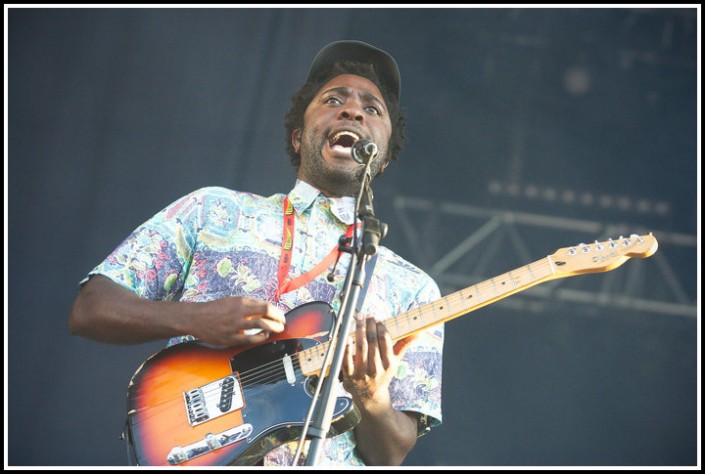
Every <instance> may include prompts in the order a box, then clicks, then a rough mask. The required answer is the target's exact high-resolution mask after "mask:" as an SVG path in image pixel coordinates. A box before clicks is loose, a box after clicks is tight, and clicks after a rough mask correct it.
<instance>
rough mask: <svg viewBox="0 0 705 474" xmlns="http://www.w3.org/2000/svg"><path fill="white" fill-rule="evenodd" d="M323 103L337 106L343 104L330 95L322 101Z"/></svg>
mask: <svg viewBox="0 0 705 474" xmlns="http://www.w3.org/2000/svg"><path fill="white" fill-rule="evenodd" d="M323 103H324V104H338V105H339V104H342V103H343V102H342V101H341V100H340V99H339V98H337V97H336V96H334V95H332V96H330V97H326V98H325V99H323Z"/></svg>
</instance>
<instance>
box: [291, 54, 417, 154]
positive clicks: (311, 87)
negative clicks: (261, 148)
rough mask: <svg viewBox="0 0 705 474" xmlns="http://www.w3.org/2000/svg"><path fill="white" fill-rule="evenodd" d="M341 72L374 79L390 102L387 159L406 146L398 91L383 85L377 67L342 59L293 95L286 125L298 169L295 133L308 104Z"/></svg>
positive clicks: (384, 97) (302, 123) (404, 126)
mask: <svg viewBox="0 0 705 474" xmlns="http://www.w3.org/2000/svg"><path fill="white" fill-rule="evenodd" d="M341 74H354V75H356V76H362V77H364V78H366V79H369V80H370V81H372V82H374V83H375V85H376V86H377V87H378V88H379V90H380V92H381V93H382V98H383V99H384V102H385V103H386V104H387V110H388V111H389V119H390V121H391V123H392V135H391V136H390V137H389V147H388V154H387V161H391V160H396V159H397V158H398V157H399V153H401V150H402V149H403V148H404V143H405V141H406V130H405V129H406V118H405V117H404V113H403V112H402V110H401V107H400V105H399V101H398V100H397V97H396V95H395V94H393V93H392V92H391V91H389V90H388V89H387V88H386V87H384V86H382V84H381V81H380V80H379V77H378V76H377V73H376V72H375V70H374V67H373V66H372V65H371V64H366V63H359V62H352V61H341V62H337V63H335V64H334V65H333V66H332V67H331V68H329V70H328V71H327V73H326V74H321V75H319V76H317V77H315V78H313V79H311V80H309V81H307V82H306V83H304V84H303V85H302V86H301V88H300V89H299V90H298V91H297V92H296V94H294V95H293V96H292V97H291V102H292V104H291V108H290V109H289V111H288V112H287V114H286V117H285V119H284V128H285V129H286V151H287V153H288V154H289V157H290V159H291V164H292V165H293V166H295V167H296V168H298V167H299V165H300V164H301V155H300V154H299V153H297V152H296V150H294V146H293V145H292V143H291V136H292V133H294V130H296V129H303V126H304V112H306V108H307V107H308V104H310V103H311V100H313V97H314V96H315V95H316V93H317V92H318V91H319V90H320V89H321V87H323V85H324V84H325V83H326V82H328V81H329V80H330V79H332V78H333V77H336V76H339V75H341Z"/></svg>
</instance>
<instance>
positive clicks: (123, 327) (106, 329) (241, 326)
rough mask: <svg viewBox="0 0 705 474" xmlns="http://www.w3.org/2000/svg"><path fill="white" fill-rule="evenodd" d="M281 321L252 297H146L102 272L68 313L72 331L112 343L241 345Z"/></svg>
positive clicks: (276, 327) (276, 313)
mask: <svg viewBox="0 0 705 474" xmlns="http://www.w3.org/2000/svg"><path fill="white" fill-rule="evenodd" d="M284 324H285V318H284V313H283V312H282V311H281V310H280V309H279V308H277V307H276V306H274V305H272V304H270V303H266V302H263V301H259V300H255V299H252V298H245V297H228V298H223V299H219V300H214V301H210V302H207V303H187V302H175V301H150V300H147V299H144V298H141V297H139V296H137V295H136V294H134V293H133V292H131V291H130V290H128V289H126V288H124V287H122V286H120V285H119V284H117V283H115V282H114V281H112V280H110V279H109V278H107V277H104V276H101V275H95V276H93V277H91V279H90V280H89V281H88V282H87V283H86V284H85V285H84V286H83V288H81V291H80V292H79V294H78V297H77V298H76V301H75V302H74V304H73V307H72V308H71V314H70V316H69V330H70V331H71V333H72V334H75V335H78V336H82V337H86V338H89V339H93V340H96V341H100V342H107V343H111V344H138V343H141V342H149V341H155V340H159V339H168V338H171V337H177V336H183V335H192V336H194V337H196V338H198V339H199V340H200V341H201V342H204V343H207V344H212V345H217V346H243V345H251V344H258V343H261V342H264V341H265V340H266V339H267V338H268V337H269V335H270V334H271V333H278V332H282V331H283V330H284Z"/></svg>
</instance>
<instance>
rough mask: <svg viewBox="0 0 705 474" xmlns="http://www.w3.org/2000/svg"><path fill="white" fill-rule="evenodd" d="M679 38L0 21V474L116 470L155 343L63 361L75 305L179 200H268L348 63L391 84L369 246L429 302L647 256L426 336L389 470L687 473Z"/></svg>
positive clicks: (694, 438)
mask: <svg viewBox="0 0 705 474" xmlns="http://www.w3.org/2000/svg"><path fill="white" fill-rule="evenodd" d="M699 13H700V12H699V10H697V9H696V8H690V9H688V8H680V9H661V8H648V9H602V8H590V9H572V8H567V9H515V8H508V9H504V8H497V9H456V8H443V9H433V8H414V9H403V8H400V9H370V8H330V9H329V8H321V9H288V8H280V9H266V8H262V9H192V8H184V9H157V8H144V9H141V8H140V9H129V8H126V9H111V8H106V9H91V8H87V9H73V8H66V9H43V8H40V9H24V8H10V9H8V10H6V20H7V25H8V60H7V65H8V70H7V84H6V86H7V97H8V103H7V106H8V114H7V119H8V122H7V123H8V124H7V136H6V145H7V148H6V157H5V159H6V165H7V171H8V178H7V186H8V194H7V195H8V210H9V214H8V218H7V219H8V220H7V223H8V229H7V230H8V232H7V239H8V253H7V255H6V257H7V261H8V267H7V268H8V272H7V278H6V288H7V301H8V305H7V313H6V324H7V331H6V334H7V335H6V346H7V347H6V354H7V358H6V361H7V362H6V364H7V371H6V376H7V377H6V395H7V397H6V410H7V413H6V423H7V425H8V426H7V432H6V435H7V436H6V441H5V442H6V445H7V450H6V452H7V458H6V463H7V464H9V465H11V466H37V465H40V466H41V465H45V466H86V465H95V466H109V465H125V463H126V461H127V457H126V453H125V447H124V445H123V443H122V442H121V441H120V440H119V439H118V435H119V433H120V432H121V429H122V426H123V422H124V420H125V416H126V411H125V395H126V389H127V384H128V381H129V380H130V377H131V376H132V374H133V373H134V371H135V370H136V369H137V367H138V366H139V364H140V363H141V362H142V361H143V360H144V359H145V358H146V357H148V356H149V355H150V354H152V353H154V352H156V351H157V350H159V349H160V348H162V347H163V342H156V343H152V344H143V345H136V346H129V347H119V346H110V345H103V344H99V343H95V342H92V341H89V340H85V339H81V338H77V337H74V336H72V335H70V334H69V332H68V330H67V317H68V313H69V309H70V305H71V303H72V301H73V299H74V297H75V296H76V294H77V291H78V282H79V281H80V280H81V279H82V278H83V277H84V275H85V274H86V273H87V272H88V271H89V270H91V269H92V268H93V267H94V266H95V265H96V264H97V263H98V262H100V261H101V260H102V259H103V258H104V257H105V256H106V255H107V254H108V253H109V252H110V251H111V250H112V249H113V248H114V247H115V246H116V245H117V244H118V243H119V242H120V241H121V240H122V239H123V238H124V237H126V236H127V235H128V234H129V233H130V232H131V231H132V230H133V229H134V228H135V227H136V226H138V225H139V224H141V223H142V222H143V221H144V220H146V219H147V218H149V217H150V216H151V215H153V214H154V213H156V212H158V211H159V210H160V209H162V208H163V207H164V206H165V205H167V204H168V203H170V202H172V201H173V200H175V199H176V198H178V197H180V196H182V195H184V194H186V193H188V192H190V191H192V190H194V189H196V188H199V187H202V186H207V185H219V186H226V187H230V188H235V189H239V190H244V191H251V192H255V193H259V194H264V195H269V194H272V193H274V192H279V191H284V192H286V191H288V190H289V189H290V187H291V186H292V185H293V183H294V170H293V168H292V167H291V166H290V164H289V161H288V157H287V156H286V154H285V152H284V142H285V137H284V127H283V118H284V114H285V112H286V111H287V109H288V107H289V104H290V97H291V95H292V94H293V93H294V92H295V90H296V89H297V88H298V86H299V85H300V84H301V82H302V81H303V80H304V77H305V74H306V71H307V69H308V65H309V63H310V61H311V59H312V57H313V55H314V54H315V53H316V52H317V51H318V49H319V48H320V47H322V46H323V45H324V44H326V43H328V42H330V41H333V40H337V39H352V38H354V39H360V40H364V41H368V42H370V43H373V44H375V45H378V46H379V47H381V48H383V49H385V50H387V51H389V52H391V53H392V54H393V55H394V56H395V57H396V59H397V61H398V63H399V65H400V68H401V72H402V88H401V97H402V103H403V105H404V107H405V110H406V114H407V118H408V127H407V131H408V135H409V140H408V143H407V146H406V148H405V150H404V152H403V153H402V155H401V159H400V161H399V162H397V163H393V164H392V166H391V167H390V168H389V169H388V170H387V172H386V173H385V175H384V176H382V177H380V178H379V179H378V180H376V182H375V183H374V188H375V203H376V211H377V215H378V216H379V217H380V218H382V220H384V221H385V222H387V223H388V224H389V227H390V231H389V235H388V237H387V239H386V240H385V241H384V243H385V244H386V245H387V246H389V247H391V248H393V249H395V250H396V251H397V252H398V253H399V254H401V255H403V256H405V257H407V258H409V259H410V260H412V261H414V262H417V263H418V264H419V265H420V266H422V267H423V268H424V269H425V270H427V271H429V272H430V273H431V274H432V275H433V276H434V277H435V278H437V280H438V282H439V284H440V285H441V287H442V290H443V292H444V294H447V293H449V292H451V291H454V290H456V289H459V288H462V287H464V286H470V285H472V284H475V283H477V282H479V281H482V280H483V279H488V278H490V277H493V276H495V275H499V274H501V273H503V272H505V271H508V270H511V269H514V268H518V267H520V266H522V265H525V264H527V263H530V262H533V261H535V260H538V259H539V258H542V257H544V256H546V255H548V254H550V253H553V252H554V251H555V250H557V249H558V248H562V247H567V246H570V245H574V244H578V243H580V242H587V243H590V242H593V241H594V240H596V239H599V240H606V239H607V238H609V237H614V238H617V237H619V234H624V235H628V234H630V233H631V232H636V233H638V234H645V233H648V232H650V231H653V232H654V235H655V236H656V238H657V239H658V240H659V244H660V247H659V250H658V252H657V253H656V254H655V255H654V256H652V257H650V258H648V259H644V260H637V259H633V260H630V261H628V262H627V263H625V265H624V266H622V267H620V268H617V269H615V270H612V271H611V272H608V273H598V274H591V275H581V276H578V277H575V278H570V279H566V280H563V281H561V282H556V283H550V284H545V285H541V286H539V287H536V288H535V289H534V290H530V291H527V292H525V293H522V294H520V295H514V296H512V297H510V298H507V299H506V300H503V301H502V302H498V303H497V304H494V305H491V306H488V307H485V308H482V309H480V310H478V311H476V312H472V313H470V314H469V315H466V316H464V317H461V318H458V319H455V320H453V321H450V322H449V323H447V327H446V331H447V340H446V345H445V356H444V385H443V409H444V423H443V425H442V426H440V427H439V428H437V429H435V430H433V431H432V432H431V433H430V434H428V435H427V436H425V437H424V438H421V439H420V440H419V441H418V443H417V446H416V448H415V450H414V451H413V452H412V454H411V455H409V457H408V458H407V460H406V463H405V464H406V465H408V466H414V465H430V466H463V465H465V466H539V465H546V466H554V465H561V466H583V465H587V466H598V465H613V466H647V465H657V466H664V465H679V466H680V465H684V466H693V465H696V464H699V453H698V449H697V446H698V445H699V444H698V441H699V431H698V429H699V425H698V423H697V416H698V408H699V398H698V387H699V385H698V383H699V378H698V367H699V366H698V362H699V359H698V356H699V351H698V347H699V340H698V321H699V311H698V308H697V301H698V299H697V291H698V290H697V276H698V273H697V272H698V267H697V264H696V261H697V258H696V257H697V250H698V248H697V245H696V240H697V239H696V235H697V231H698V220H697V216H698V207H697V198H698V195H697V190H698V180H697V179H698V178H697V173H698V162H699V156H698V155H697V153H698V147H697V137H698V135H697V118H698V108H697V103H696V99H697V72H698V57H697V48H696V40H697V33H698V27H699V24H698V23H699Z"/></svg>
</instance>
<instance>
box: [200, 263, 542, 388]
mask: <svg viewBox="0 0 705 474" xmlns="http://www.w3.org/2000/svg"><path fill="white" fill-rule="evenodd" d="M530 265H534V269H535V270H536V271H537V272H538V271H539V270H541V269H542V267H543V269H545V267H551V263H550V262H549V261H548V259H547V258H544V259H541V260H539V261H537V262H534V263H533V264H530ZM525 268H527V269H528V268H529V265H527V266H525V267H520V268H519V269H517V270H513V272H516V273H518V272H519V271H520V270H522V269H525ZM524 271H526V270H524ZM551 273H552V272H551ZM505 275H507V277H510V278H511V276H510V275H509V273H505V274H503V275H499V276H497V277H495V278H493V279H491V281H490V282H481V283H478V284H477V285H473V286H470V287H468V288H466V289H464V290H461V291H458V292H455V293H452V294H450V295H447V296H446V297H443V298H441V299H440V300H437V301H436V302H434V303H438V302H439V301H442V302H445V304H446V305H447V306H451V305H452V304H455V303H457V302H458V301H461V300H465V299H466V298H467V296H463V295H462V293H463V291H465V292H466V293H467V292H472V290H473V289H474V291H475V292H476V294H477V296H478V297H479V296H480V295H481V294H482V292H484V291H486V290H488V289H490V288H491V289H492V290H493V292H494V293H495V296H497V291H496V288H495V287H494V286H495V284H496V283H494V280H501V279H503V278H504V276H505ZM483 286H484V287H485V288H482V287H483ZM481 290H482V291H481ZM510 291H511V290H510ZM505 293H506V291H505ZM471 296H474V295H471ZM478 300H480V298H478ZM485 301H486V300H485ZM434 303H431V304H429V305H428V308H426V306H423V307H418V308H414V309H412V310H410V311H408V312H407V313H403V314H401V315H399V316H396V317H394V318H391V320H390V322H392V323H393V324H394V325H396V326H397V327H398V326H399V325H400V324H402V323H404V322H405V323H406V325H407V326H409V327H412V323H411V322H410V318H412V317H413V318H416V316H414V315H415V314H417V313H418V315H420V316H422V318H423V315H424V313H425V312H429V311H434V312H435V309H434V307H433V304H434ZM481 303H482V301H476V302H475V303H474V305H477V304H481ZM461 306H462V307H465V306H466V304H465V302H464V301H463V303H462V305H461ZM424 308H426V310H424ZM433 324H434V323H429V325H433ZM421 327H423V326H421ZM417 330H418V329H417ZM324 344H327V343H323V344H320V345H317V346H313V347H310V348H307V349H303V350H302V351H299V352H298V353H295V354H293V355H292V356H291V357H292V368H293V369H294V371H295V372H297V371H299V370H300V369H301V364H300V362H299V355H301V354H302V353H303V352H304V351H316V350H319V351H320V349H321V346H323V345H324ZM229 376H235V377H236V378H237V379H238V380H239V381H240V384H241V386H242V390H243V391H245V390H248V391H249V392H251V393H250V395H252V394H253V393H256V392H258V390H257V388H258V387H262V386H263V385H264V384H267V383H272V382H273V381H276V380H278V379H280V380H283V379H286V371H285V369H284V364H283V359H275V360H273V361H271V362H267V363H265V364H263V365H261V366H259V367H256V368H253V369H250V370H247V371H244V372H240V373H239V374H238V373H237V372H233V373H232V374H230V375H229ZM226 377H227V376H226ZM224 378H225V377H224ZM211 383H212V382H211ZM204 385H207V384H204ZM220 392H221V389H220V388H219V387H213V388H211V389H209V390H206V391H205V392H203V393H204V395H205V396H212V395H213V393H220Z"/></svg>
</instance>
